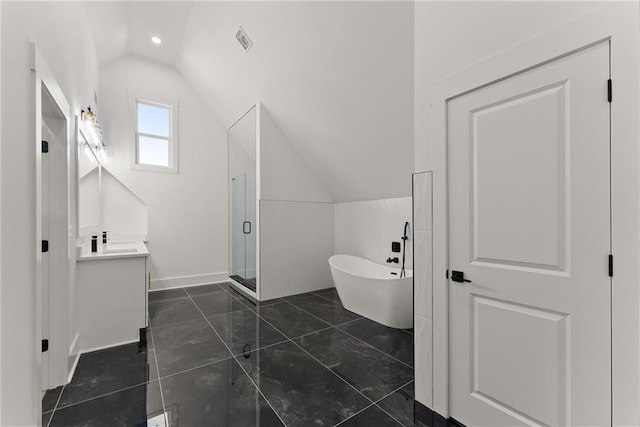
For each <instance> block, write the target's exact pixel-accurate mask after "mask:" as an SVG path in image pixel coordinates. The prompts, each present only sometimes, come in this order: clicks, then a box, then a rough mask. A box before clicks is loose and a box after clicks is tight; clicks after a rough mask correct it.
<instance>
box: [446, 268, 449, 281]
mask: <svg viewBox="0 0 640 427" xmlns="http://www.w3.org/2000/svg"><path fill="white" fill-rule="evenodd" d="M445 277H446V278H447V279H448V278H449V270H447V273H446V276H445Z"/></svg>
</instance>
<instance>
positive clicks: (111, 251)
mask: <svg viewBox="0 0 640 427" xmlns="http://www.w3.org/2000/svg"><path fill="white" fill-rule="evenodd" d="M102 252H103V253H105V254H130V253H134V252H138V249H137V248H110V247H108V246H107V248H106V249H105V250H103V251H102Z"/></svg>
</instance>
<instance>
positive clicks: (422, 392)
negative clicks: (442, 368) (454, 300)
mask: <svg viewBox="0 0 640 427" xmlns="http://www.w3.org/2000/svg"><path fill="white" fill-rule="evenodd" d="M414 323H415V324H414V337H415V338H414V339H415V342H414V348H415V381H416V382H415V393H416V400H417V401H418V402H420V403H422V404H423V405H425V406H426V407H428V408H432V407H433V387H432V384H433V378H432V371H433V351H431V349H432V346H433V337H432V321H431V320H430V319H425V318H424V317H422V316H415V320H414Z"/></svg>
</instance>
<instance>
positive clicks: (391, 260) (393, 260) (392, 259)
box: [387, 257, 400, 264]
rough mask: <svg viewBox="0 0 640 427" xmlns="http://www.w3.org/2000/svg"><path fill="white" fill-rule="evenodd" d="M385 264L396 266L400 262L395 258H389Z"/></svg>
mask: <svg viewBox="0 0 640 427" xmlns="http://www.w3.org/2000/svg"><path fill="white" fill-rule="evenodd" d="M387 262H388V263H391V262H395V263H396V264H398V263H399V262H400V260H399V259H398V257H395V258H391V257H389V258H387Z"/></svg>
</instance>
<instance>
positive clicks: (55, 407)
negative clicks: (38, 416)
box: [44, 384, 67, 427]
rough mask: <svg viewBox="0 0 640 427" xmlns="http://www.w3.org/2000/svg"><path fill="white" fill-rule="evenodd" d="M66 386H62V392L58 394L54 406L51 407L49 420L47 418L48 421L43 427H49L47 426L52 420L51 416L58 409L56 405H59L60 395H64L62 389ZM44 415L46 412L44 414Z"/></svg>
mask: <svg viewBox="0 0 640 427" xmlns="http://www.w3.org/2000/svg"><path fill="white" fill-rule="evenodd" d="M66 386H67V385H66V384H63V385H62V390H60V394H59V395H58V398H57V399H56V404H55V405H53V409H52V410H51V411H50V412H51V418H49V421H48V422H47V425H46V426H44V427H49V424H51V420H52V419H53V416H54V415H55V413H56V410H57V409H58V404H59V403H60V399H62V393H64V389H65V387H66ZM45 414H46V412H45Z"/></svg>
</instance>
